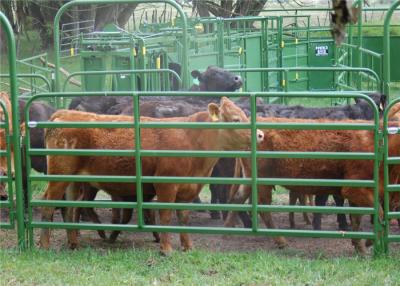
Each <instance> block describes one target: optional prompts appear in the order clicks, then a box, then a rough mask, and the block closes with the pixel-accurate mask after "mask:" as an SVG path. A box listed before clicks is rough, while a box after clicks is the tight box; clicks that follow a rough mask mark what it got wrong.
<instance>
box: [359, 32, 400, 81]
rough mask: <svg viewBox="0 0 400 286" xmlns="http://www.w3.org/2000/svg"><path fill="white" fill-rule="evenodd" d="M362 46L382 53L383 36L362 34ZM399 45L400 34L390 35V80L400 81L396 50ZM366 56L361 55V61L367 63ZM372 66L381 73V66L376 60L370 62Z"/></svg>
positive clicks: (399, 63)
mask: <svg viewBox="0 0 400 286" xmlns="http://www.w3.org/2000/svg"><path fill="white" fill-rule="evenodd" d="M363 47H364V48H365V49H368V50H371V51H373V52H376V53H379V54H383V36H364V37H363ZM398 47H400V36H393V35H392V36H390V64H391V66H390V79H391V80H392V81H400V70H399V68H398V66H399V65H400V54H399V53H398V52H397V49H398ZM368 60H369V58H368V56H367V55H366V54H364V55H363V63H368ZM372 68H373V69H374V70H375V71H376V72H377V73H381V72H382V70H381V67H380V65H379V63H378V62H377V61H375V62H373V63H372Z"/></svg>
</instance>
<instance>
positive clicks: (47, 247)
mask: <svg viewBox="0 0 400 286" xmlns="http://www.w3.org/2000/svg"><path fill="white" fill-rule="evenodd" d="M39 248H40V249H43V250H49V249H50V244H49V243H43V242H42V241H40V242H39Z"/></svg>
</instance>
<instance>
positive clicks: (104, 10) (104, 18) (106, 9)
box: [94, 4, 118, 31]
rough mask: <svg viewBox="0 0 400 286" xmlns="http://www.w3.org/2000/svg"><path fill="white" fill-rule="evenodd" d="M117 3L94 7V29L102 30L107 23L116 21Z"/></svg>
mask: <svg viewBox="0 0 400 286" xmlns="http://www.w3.org/2000/svg"><path fill="white" fill-rule="evenodd" d="M117 13H118V5H110V4H107V5H101V6H97V8H96V18H95V22H94V29H95V31H101V30H103V28H104V26H105V25H107V24H109V23H116V22H117Z"/></svg>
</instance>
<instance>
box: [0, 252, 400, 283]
mask: <svg viewBox="0 0 400 286" xmlns="http://www.w3.org/2000/svg"><path fill="white" fill-rule="evenodd" d="M291 256H292V257H287V256H285V255H284V254H283V253H282V252H280V253H279V254H278V253H277V252H275V251H274V252H272V253H267V252H263V251H258V252H249V253H247V252H225V253H212V252H209V251H206V250H196V251H192V252H190V253H182V252H178V251H176V252H175V253H174V254H173V255H172V256H170V257H161V256H160V255H159V254H158V253H157V252H155V251H149V250H135V249H132V250H129V251H126V250H117V251H108V250H106V251H100V250H93V249H85V250H80V251H76V252H70V251H62V252H50V251H49V252H45V251H32V252H25V253H22V254H19V253H18V252H17V251H14V250H1V251H0V275H1V276H0V277H1V280H0V284H1V285H355V284H356V285H398V282H399V281H400V272H399V271H398V265H399V263H400V257H399V253H397V254H394V255H392V256H390V257H381V258H378V259H362V258H358V257H352V258H334V259H325V258H321V257H318V258H311V259H310V258H305V257H304V256H303V255H302V254H298V255H293V254H291ZM293 256H294V257H293Z"/></svg>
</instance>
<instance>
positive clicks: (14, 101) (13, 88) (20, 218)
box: [0, 12, 26, 249]
mask: <svg viewBox="0 0 400 286" xmlns="http://www.w3.org/2000/svg"><path fill="white" fill-rule="evenodd" d="M0 24H1V27H2V28H3V30H4V32H5V34H6V37H7V44H8V62H9V75H10V101H11V112H12V118H11V122H12V130H13V132H12V136H11V138H10V141H11V144H12V146H13V149H14V158H13V159H14V163H15V164H14V171H15V199H16V202H15V203H16V219H17V237H18V247H19V248H20V249H24V248H25V247H26V240H25V224H24V223H25V222H24V196H23V192H22V168H21V163H22V161H21V153H20V149H21V144H20V130H19V123H20V122H19V108H18V98H17V97H18V85H17V64H16V61H17V58H16V45H15V38H14V35H13V29H12V27H11V24H10V22H9V21H8V20H7V17H6V16H5V15H4V14H3V13H2V12H0Z"/></svg>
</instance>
